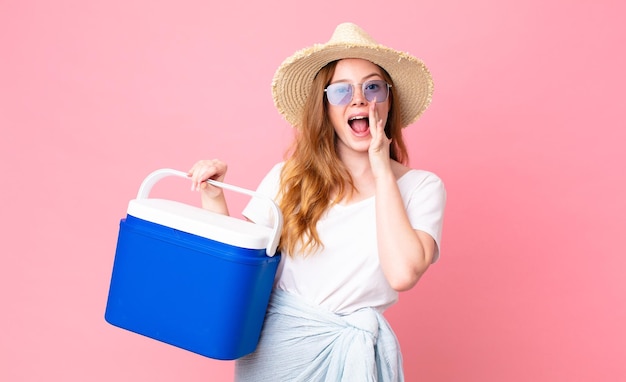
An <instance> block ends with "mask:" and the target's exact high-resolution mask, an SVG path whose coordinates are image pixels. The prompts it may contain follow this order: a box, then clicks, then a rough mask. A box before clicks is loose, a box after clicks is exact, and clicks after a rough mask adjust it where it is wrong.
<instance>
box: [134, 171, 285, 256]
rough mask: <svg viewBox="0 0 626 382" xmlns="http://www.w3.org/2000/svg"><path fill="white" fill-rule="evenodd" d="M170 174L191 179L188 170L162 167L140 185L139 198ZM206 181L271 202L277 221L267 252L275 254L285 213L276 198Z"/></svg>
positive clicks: (209, 181) (145, 195)
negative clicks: (281, 210) (275, 200)
mask: <svg viewBox="0 0 626 382" xmlns="http://www.w3.org/2000/svg"><path fill="white" fill-rule="evenodd" d="M168 176H179V177H182V178H185V179H189V177H188V176H187V173H186V172H182V171H178V170H174V169H171V168H162V169H159V170H156V171H153V172H152V173H151V174H149V175H148V176H147V177H146V178H145V179H144V181H143V182H142V183H141V186H140V187H139V192H138V193H137V199H147V198H148V195H149V194H150V190H152V187H153V186H154V185H155V184H156V183H157V182H158V181H159V180H161V179H163V178H165V177H168ZM206 182H207V183H210V184H211V185H213V186H216V187H220V188H223V189H227V190H231V191H235V192H239V193H241V194H246V195H249V196H252V197H256V198H260V199H265V200H266V201H267V202H269V205H270V206H271V207H272V212H273V213H274V217H275V221H274V227H272V235H271V236H270V240H269V242H268V244H267V248H266V250H265V253H266V254H267V255H268V256H270V257H272V256H274V254H275V253H276V248H277V247H278V241H279V240H280V233H281V230H282V227H283V214H282V213H281V212H280V209H279V208H278V206H277V205H276V203H275V202H274V200H272V198H270V197H268V196H266V195H263V194H260V193H258V192H256V191H251V190H248V189H245V188H241V187H237V186H233V185H231V184H227V183H223V182H219V181H217V180H213V179H208V180H207V181H206Z"/></svg>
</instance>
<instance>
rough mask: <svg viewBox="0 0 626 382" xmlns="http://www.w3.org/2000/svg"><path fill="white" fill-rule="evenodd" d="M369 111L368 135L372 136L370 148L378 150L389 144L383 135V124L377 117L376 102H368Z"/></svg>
mask: <svg viewBox="0 0 626 382" xmlns="http://www.w3.org/2000/svg"><path fill="white" fill-rule="evenodd" d="M369 107H370V110H369V124H370V134H371V135H372V142H371V144H370V147H371V148H374V149H376V150H380V149H381V148H382V147H383V145H384V144H389V140H388V139H387V136H386V135H385V122H384V121H383V120H382V118H379V117H378V110H377V109H376V101H372V102H370V105H369Z"/></svg>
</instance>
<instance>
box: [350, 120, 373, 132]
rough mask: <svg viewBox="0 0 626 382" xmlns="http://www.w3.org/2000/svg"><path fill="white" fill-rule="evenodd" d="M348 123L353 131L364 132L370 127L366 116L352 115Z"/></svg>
mask: <svg viewBox="0 0 626 382" xmlns="http://www.w3.org/2000/svg"><path fill="white" fill-rule="evenodd" d="M348 125H350V128H351V129H352V131H354V132H355V133H357V134H364V133H367V131H368V130H369V128H370V120H369V118H368V117H366V116H360V117H353V118H350V119H349V120H348Z"/></svg>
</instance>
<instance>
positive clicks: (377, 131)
mask: <svg viewBox="0 0 626 382" xmlns="http://www.w3.org/2000/svg"><path fill="white" fill-rule="evenodd" d="M370 79H383V77H382V75H381V72H380V68H379V67H378V66H376V65H374V64H373V63H371V62H370V61H367V60H362V59H344V60H341V61H339V62H338V63H337V66H336V68H335V73H334V75H333V78H332V79H331V83H335V82H349V83H352V84H353V85H355V86H354V95H353V97H352V101H351V102H350V103H349V104H347V105H343V106H335V105H330V107H329V117H330V120H331V122H332V124H333V126H334V129H335V133H336V134H337V137H338V140H337V145H338V147H337V151H338V153H339V157H340V159H341V161H342V162H343V163H344V164H345V165H346V167H347V168H348V170H349V171H350V174H351V175H352V179H353V181H354V185H355V186H356V189H357V190H356V191H355V192H354V193H352V195H351V196H350V198H349V199H346V200H343V201H342V202H341V203H342V204H350V203H355V202H358V201H360V200H364V199H367V198H370V197H373V196H375V197H376V198H375V203H376V204H375V205H376V232H377V240H378V256H379V260H380V266H381V269H382V271H383V273H384V275H385V277H386V279H387V281H388V282H389V285H390V286H391V287H392V288H393V289H395V290H397V291H405V290H409V289H411V288H412V287H413V286H414V285H415V284H416V283H417V282H418V280H419V279H420V277H421V276H422V274H424V272H425V271H426V270H427V269H428V266H429V265H430V264H431V262H432V259H433V255H434V252H435V245H436V244H435V241H434V239H433V238H432V236H430V235H429V234H427V233H425V232H422V231H419V230H414V229H413V228H412V227H411V224H410V222H409V218H408V216H407V214H406V211H405V209H404V202H403V200H402V197H401V195H400V190H399V188H398V184H397V180H398V178H399V177H401V176H402V175H404V174H405V173H406V172H407V171H409V168H408V167H406V166H404V165H402V164H401V163H398V162H396V161H394V160H392V159H390V158H389V147H390V144H391V140H390V139H388V138H387V137H386V135H385V132H384V127H385V123H386V120H387V114H388V112H389V109H390V102H391V100H390V99H389V98H388V99H387V100H385V101H384V102H378V103H377V102H375V101H373V102H368V101H367V99H366V98H365V96H364V95H363V93H362V90H361V86H360V84H362V83H363V82H365V81H367V80H370ZM354 116H367V117H368V120H369V129H367V131H365V132H360V133H357V132H356V131H354V130H353V129H352V128H351V126H350V124H349V123H348V121H349V120H350V119H351V118H353V117H354ZM226 170H227V165H226V164H225V163H224V162H222V161H220V160H218V159H213V160H201V161H198V162H197V163H196V164H194V165H193V167H192V168H191V169H190V170H189V176H190V178H191V181H192V190H198V191H201V195H202V196H201V200H202V206H203V208H206V209H209V210H211V211H214V212H217V213H222V214H228V207H227V205H226V201H225V199H224V194H223V192H222V190H221V189H220V188H217V187H214V186H211V185H209V184H207V183H206V182H204V181H205V180H207V179H215V180H219V181H222V180H223V179H224V176H225V174H226Z"/></svg>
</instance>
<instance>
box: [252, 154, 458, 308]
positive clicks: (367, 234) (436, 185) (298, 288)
mask: <svg viewBox="0 0 626 382" xmlns="http://www.w3.org/2000/svg"><path fill="white" fill-rule="evenodd" d="M282 164H283V163H282V162H281V163H278V164H277V165H275V166H274V167H273V168H272V169H271V170H270V172H269V173H268V174H267V175H266V176H265V178H264V179H263V180H262V181H261V184H260V185H259V187H258V189H257V191H258V192H259V193H261V194H263V195H267V196H269V197H271V198H274V199H275V200H276V199H277V193H278V187H279V180H280V170H281V168H282ZM398 187H399V189H400V193H401V195H402V199H403V200H404V205H405V208H406V210H407V214H408V217H409V221H410V222H411V225H412V226H413V228H414V229H417V230H420V231H424V232H426V233H428V234H430V235H431V236H432V237H433V239H434V240H435V242H436V244H437V247H436V250H435V256H434V258H433V262H435V261H437V259H438V258H439V248H440V240H441V229H442V224H443V211H444V207H445V201H446V191H445V188H444V185H443V182H442V181H441V179H439V177H437V176H436V175H435V174H433V173H431V172H428V171H422V170H410V171H409V172H407V173H406V174H404V175H403V176H402V177H401V178H400V179H398ZM374 201H375V199H374V197H371V198H368V199H365V200H362V201H360V202H357V203H351V204H348V205H345V206H344V205H334V206H332V207H331V208H330V209H329V210H328V211H327V213H326V214H325V215H324V216H323V217H322V219H320V221H319V222H318V225H317V230H318V234H319V237H320V239H321V241H322V243H323V248H321V249H319V250H318V251H317V252H315V253H310V254H308V255H306V256H302V255H301V254H296V255H295V256H288V254H287V253H283V254H282V258H281V261H280V265H279V268H278V271H277V274H276V279H275V282H274V287H275V288H277V289H281V290H284V291H287V292H290V293H293V294H296V295H299V296H301V297H302V298H304V299H305V300H306V301H309V302H310V303H313V304H316V305H319V306H322V307H325V308H326V309H328V310H330V311H332V312H335V313H339V314H348V313H352V312H354V311H356V310H358V309H360V308H363V307H371V308H374V309H377V310H378V311H380V312H383V311H384V310H385V309H387V308H388V307H389V306H391V305H392V304H394V303H395V302H396V301H397V300H398V292H396V291H395V290H394V289H393V288H391V287H390V286H389V283H388V282H387V280H386V278H385V276H384V274H383V272H382V269H381V268H380V263H379V259H378V250H377V248H378V246H377V239H376V215H375V214H376V210H375V203H374ZM243 215H244V216H246V217H247V218H248V219H250V220H252V221H253V222H255V223H257V224H263V225H268V226H271V225H272V216H271V212H270V209H269V206H267V204H266V203H264V202H263V201H260V200H259V199H257V198H252V200H251V201H250V203H249V204H248V205H247V206H246V208H245V209H244V211H243Z"/></svg>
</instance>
